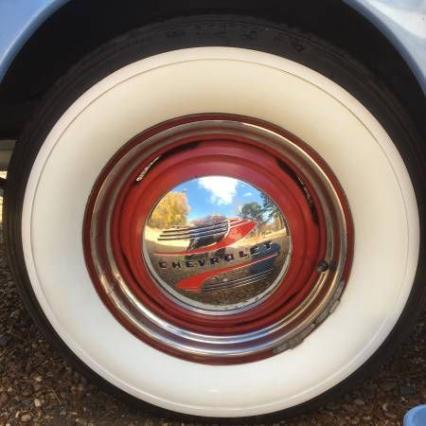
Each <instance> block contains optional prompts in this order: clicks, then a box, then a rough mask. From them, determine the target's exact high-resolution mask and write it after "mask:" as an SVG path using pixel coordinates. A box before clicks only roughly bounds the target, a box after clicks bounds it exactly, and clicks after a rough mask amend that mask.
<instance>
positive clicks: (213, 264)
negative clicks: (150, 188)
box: [143, 176, 291, 313]
mask: <svg viewBox="0 0 426 426" xmlns="http://www.w3.org/2000/svg"><path fill="white" fill-rule="evenodd" d="M143 249H144V255H145V259H147V260H148V267H149V270H150V272H151V274H152V276H153V278H154V279H155V281H156V282H157V283H158V284H159V285H160V286H161V288H163V289H164V290H165V291H166V292H167V293H168V294H169V295H170V296H171V297H173V298H176V299H178V300H179V301H180V302H182V303H185V304H186V305H188V306H189V307H192V308H197V309H203V310H206V311H211V310H215V311H220V312H228V313H233V312H234V311H235V310H240V309H244V308H247V307H249V306H251V305H252V304H254V303H257V302H260V301H262V300H263V299H264V298H265V297H268V295H269V294H270V293H271V292H272V291H273V290H274V289H275V288H276V287H277V285H279V283H280V282H281V280H282V279H283V277H284V274H285V271H286V269H287V266H288V263H289V260H290V254H291V238H290V235H289V231H288V226H287V223H286V220H285V218H284V215H283V214H282V212H281V210H280V209H279V208H278V207H277V205H276V204H275V203H274V202H273V201H272V200H271V197H270V196H268V195H267V194H266V193H264V192H262V191H259V190H258V189H257V188H255V187H254V186H252V185H250V184H249V183H247V182H244V181H241V180H238V179H234V178H229V177H223V176H204V177H201V178H196V179H192V180H190V181H187V182H183V183H181V184H179V185H178V186H176V187H175V188H173V189H172V190H171V191H169V192H168V193H167V194H165V195H164V196H163V197H162V198H161V200H160V201H159V202H158V203H157V205H156V206H155V208H154V209H153V210H152V213H151V214H150V216H149V219H148V221H147V223H146V225H145V229H144V238H143Z"/></svg>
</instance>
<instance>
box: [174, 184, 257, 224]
mask: <svg viewBox="0 0 426 426" xmlns="http://www.w3.org/2000/svg"><path fill="white" fill-rule="evenodd" d="M173 191H176V192H183V193H185V194H186V195H187V197H188V200H189V201H190V206H191V211H190V212H189V214H188V220H190V221H191V220H193V219H198V218H200V217H204V216H209V215H211V214H212V211H214V212H215V213H217V214H220V215H223V216H226V217H230V216H233V215H235V216H238V215H239V213H240V210H241V208H242V207H243V206H244V204H247V203H248V202H256V203H258V204H260V205H262V203H263V200H262V196H261V192H260V191H258V190H257V189H255V188H254V187H253V186H251V185H249V184H247V183H245V182H243V181H241V180H238V179H234V178H231V177H226V176H205V177H201V178H198V179H193V180H190V181H187V182H184V183H182V184H180V185H178V186H176V188H174V189H173Z"/></svg>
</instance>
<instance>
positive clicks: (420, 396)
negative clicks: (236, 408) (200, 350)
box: [0, 235, 426, 426]
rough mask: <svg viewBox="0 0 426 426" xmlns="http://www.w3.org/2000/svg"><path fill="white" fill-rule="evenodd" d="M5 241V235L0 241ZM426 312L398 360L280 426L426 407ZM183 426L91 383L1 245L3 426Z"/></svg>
mask: <svg viewBox="0 0 426 426" xmlns="http://www.w3.org/2000/svg"><path fill="white" fill-rule="evenodd" d="M0 238H1V235H0ZM425 323H426V310H425V312H424V313H423V315H422V316H421V318H420V319H419V321H418V323H417V326H416V329H415V330H414V332H413V333H412V335H411V336H410V338H409V339H407V341H406V343H405V344H404V345H403V347H402V348H401V349H400V351H399V352H398V353H397V354H396V355H395V356H394V358H393V360H392V361H391V362H390V363H388V364H387V365H385V366H383V369H382V370H381V371H379V372H378V373H377V374H376V375H375V376H374V377H372V378H371V379H370V380H368V381H366V382H365V383H363V384H362V386H360V387H358V388H357V389H354V390H353V391H352V393H349V394H347V395H342V396H341V397H340V398H339V399H337V400H335V401H334V402H332V403H329V404H328V405H327V406H326V407H323V408H322V409H319V410H317V411H314V412H311V413H309V414H306V415H302V416H299V417H294V418H292V419H290V420H287V421H284V420H283V421H282V422H280V423H279V424H282V425H358V424H360V425H398V424H401V421H402V417H403V415H404V413H405V412H406V411H407V410H408V409H409V408H411V407H413V406H415V405H417V404H420V403H424V402H425V401H426V326H425ZM15 424H38V425H75V424H76V425H127V426H130V425H134V426H136V425H166V424H168V425H173V424H176V425H184V424H185V423H170V421H166V420H164V419H161V418H158V417H157V418H156V417H152V415H151V416H150V415H149V414H148V413H146V412H144V411H141V410H140V409H136V408H134V407H129V406H128V405H126V404H125V403H124V402H122V401H119V400H117V399H115V398H113V397H112V396H110V395H107V394H105V393H104V392H103V391H101V390H99V389H98V388H97V387H96V386H95V385H93V384H90V383H88V382H87V381H86V380H85V378H84V377H82V376H81V375H80V374H79V373H77V372H76V371H75V370H74V369H73V368H72V367H71V366H70V365H69V364H68V363H67V362H66V361H64V360H63V358H62V357H61V355H60V354H58V353H57V351H56V350H55V349H54V348H52V347H51V346H50V345H49V344H48V343H47V342H46V341H45V340H44V338H43V337H42V336H41V334H40V333H39V332H38V330H37V328H36V327H35V325H34V324H33V322H32V320H31V319H30V318H29V316H28V314H27V313H26V311H25V310H24V308H23V307H22V306H21V303H20V300H19V297H18V295H17V294H16V291H15V287H14V283H13V280H12V277H11V275H10V272H9V269H8V266H7V262H6V259H5V250H4V247H3V243H2V241H1V243H0V426H2V425H15Z"/></svg>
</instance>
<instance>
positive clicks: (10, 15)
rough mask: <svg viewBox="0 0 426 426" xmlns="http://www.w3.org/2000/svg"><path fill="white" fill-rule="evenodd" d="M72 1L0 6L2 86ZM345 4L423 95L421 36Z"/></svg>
mask: <svg viewBox="0 0 426 426" xmlns="http://www.w3.org/2000/svg"><path fill="white" fill-rule="evenodd" d="M70 2H71V0H31V1H23V0H20V1H14V2H1V3H0V16H3V19H2V21H3V22H1V24H2V28H3V33H2V35H1V36H0V84H1V82H2V81H3V79H4V77H5V75H6V73H7V72H8V70H9V69H10V67H11V65H12V64H13V61H14V60H15V58H16V57H17V55H18V54H19V53H20V52H21V50H22V48H23V47H24V46H25V45H26V44H27V43H28V41H29V40H31V38H32V37H33V36H34V35H35V34H36V33H37V31H38V30H39V29H40V27H41V26H42V25H43V24H44V23H45V22H46V21H47V20H48V18H49V17H51V16H52V15H54V14H55V12H57V11H58V10H59V9H61V8H62V7H63V6H65V5H66V4H67V3H70ZM73 2H75V0H73ZM205 3H207V4H208V5H210V6H213V7H214V6H215V5H214V1H213V0H206V2H205ZM344 3H345V4H347V5H348V6H349V7H350V8H352V9H354V10H355V11H356V12H357V13H359V14H360V15H362V16H363V17H364V18H365V19H367V20H368V21H370V23H372V24H373V26H374V27H375V28H376V29H377V30H378V31H380V32H381V33H382V34H384V35H385V37H386V39H387V40H388V41H389V42H390V44H392V46H393V47H394V48H395V49H396V50H397V51H398V53H399V54H400V55H401V57H402V58H403V60H404V62H405V63H406V64H407V65H408V67H409V68H410V69H411V71H412V72H413V73H414V75H415V77H416V80H417V82H418V84H419V86H420V87H421V88H422V90H423V92H424V93H426V45H425V44H424V37H422V34H417V35H416V34H415V33H414V32H409V31H408V33H409V37H407V32H406V31H404V30H405V28H403V27H402V26H401V25H399V24H398V23H397V21H396V20H395V18H394V19H391V18H389V15H386V13H385V12H384V11H383V8H382V7H381V5H380V3H379V1H378V0H344ZM388 3H389V2H388ZM390 3H391V4H390V7H391V9H392V10H393V12H394V17H395V16H396V17H397V18H398V17H399V18H401V22H403V14H402V12H403V11H406V12H409V13H410V14H412V16H413V17H414V18H415V19H417V20H422V19H424V17H425V15H426V5H425V3H424V2H422V3H419V2H417V4H416V2H414V1H409V0H407V6H406V8H405V9H402V11H401V10H399V9H398V8H397V1H395V0H392V1H391V2H390ZM392 3H394V5H392ZM218 6H219V5H218ZM188 13H191V10H188ZM405 22H407V21H405Z"/></svg>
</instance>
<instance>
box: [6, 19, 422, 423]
mask: <svg viewBox="0 0 426 426" xmlns="http://www.w3.org/2000/svg"><path fill="white" fill-rule="evenodd" d="M196 46H234V47H243V48H248V49H254V50H260V51H264V52H268V53H272V54H275V55H279V56H282V57H285V58H288V59H291V60H293V61H296V62H298V63H301V64H303V65H306V66H308V67H310V68H312V69H314V70H316V71H318V72H320V73H322V74H323V75H325V76H326V77H328V78H330V79H332V80H334V81H335V82H336V83H337V84H339V85H340V86H342V87H344V88H345V89H346V90H347V91H349V92H350V93H351V94H352V95H353V96H355V97H356V98H357V99H358V100H359V101H361V103H363V105H364V106H366V107H367V108H368V110H369V111H370V112H371V113H372V114H373V115H374V116H375V117H376V118H377V119H378V120H379V121H380V123H381V124H382V126H383V127H384V128H385V130H386V131H387V132H388V134H389V135H390V136H391V138H392V140H393V141H394V143H395V144H396V145H397V148H398V150H399V152H400V154H401V156H402V158H403V160H404V162H405V164H406V166H407V169H408V170H409V173H410V176H411V179H412V182H413V185H414V188H415V190H416V195H417V202H418V206H419V212H420V220H421V230H422V231H421V232H422V235H421V251H420V259H424V258H425V242H426V233H425V229H426V217H425V212H426V211H425V193H426V191H425V189H426V185H425V182H426V167H425V166H424V165H425V164H426V148H425V147H426V145H425V143H424V141H422V140H421V138H420V137H419V135H418V132H417V131H416V129H415V127H414V125H413V123H412V121H411V120H410V117H409V116H408V115H407V113H406V111H405V110H404V108H403V107H402V106H401V105H400V104H399V103H398V101H397V99H396V97H395V96H394V95H393V94H392V93H390V92H389V90H388V89H387V88H386V87H384V85H383V84H382V82H381V81H379V80H378V79H377V78H376V77H375V76H374V75H373V74H372V73H371V72H369V71H368V70H367V69H365V68H364V67H363V66H362V65H360V64H359V63H357V62H356V61H354V60H353V59H352V58H351V57H349V56H348V55H347V54H346V53H345V52H342V51H341V50H339V49H337V48H335V47H333V46H330V45H329V44H327V43H325V42H323V41H321V40H319V39H317V38H315V37H312V36H310V35H307V34H304V33H303V32H301V31H298V30H295V29H289V28H287V27H285V26H280V25H277V24H271V23H268V22H264V21H261V20H258V19H255V18H249V17H247V18H243V17H238V16H213V15H211V16H196V17H182V18H177V19H172V20H168V21H164V22H160V23H156V24H153V25H149V26H146V27H143V28H140V29H138V30H135V31H132V32H129V33H127V34H126V35H124V36H122V37H120V38H117V39H115V40H113V41H111V42H109V43H108V44H106V45H104V46H102V47H100V48H99V49H97V50H96V51H95V52H93V53H92V54H91V55H90V56H88V57H87V58H85V59H84V60H83V61H81V62H80V63H78V64H77V65H76V66H75V67H74V68H72V69H71V70H70V71H69V72H68V73H67V74H66V75H65V76H63V78H61V79H60V80H59V81H58V82H57V83H56V84H55V86H54V87H52V88H51V89H50V90H49V92H48V93H47V94H46V95H45V97H44V100H43V102H42V103H41V105H40V106H39V108H38V111H37V113H36V115H35V116H34V117H33V118H32V120H31V122H30V123H28V124H27V126H26V129H25V131H24V133H23V135H22V137H21V138H20V140H19V143H18V144H17V147H16V149H15V151H14V153H13V158H12V161H11V163H10V167H9V174H8V179H7V185H6V190H5V204H4V220H5V226H4V232H5V241H6V244H7V250H8V255H9V261H10V265H11V267H12V270H13V274H14V277H15V281H16V284H17V287H18V289H19V292H20V294H21V296H22V299H23V301H24V303H25V305H26V307H27V309H28V311H29V312H30V313H31V315H32V317H33V318H34V320H35V322H36V323H37V324H38V326H39V327H40V329H41V330H42V331H43V332H44V334H45V335H46V337H47V338H48V340H49V341H50V342H51V343H52V344H53V345H54V346H55V347H57V348H58V349H59V350H60V351H62V352H63V353H64V354H65V355H66V356H67V357H68V359H69V360H70V361H71V362H72V364H73V365H74V366H76V367H77V368H78V369H79V370H80V371H82V372H83V373H84V374H86V375H88V376H90V377H91V379H92V380H93V381H95V382H97V383H99V384H101V385H102V386H103V387H106V388H107V389H108V390H110V391H112V392H114V393H116V394H118V395H120V396H121V397H123V396H124V397H126V398H128V399H129V400H130V401H133V402H137V403H138V404H144V403H143V402H141V401H139V400H136V399H135V398H133V397H130V396H129V395H127V394H125V393H124V392H123V391H121V390H119V389H117V388H115V387H113V386H112V385H111V384H110V383H108V382H106V381H105V380H104V379H103V378H102V377H100V376H98V375H97V374H96V373H94V372H93V371H92V370H90V369H89V368H88V367H87V366H86V365H85V364H83V362H82V361H81V360H80V359H78V358H77V357H76V356H75V355H74V354H73V353H72V352H71V351H70V350H69V349H68V348H67V346H66V345H65V344H64V342H63V341H62V340H61V338H60V337H59V336H58V335H57V334H56V332H55V331H54V330H53V328H52V327H51V325H50V324H49V322H48V320H47V319H46V317H45V316H44V314H43V312H42V310H41V308H40V306H39V305H38V303H37V300H36V298H35V295H34V293H33V290H32V286H31V283H30V281H29V278H28V275H27V272H26V267H25V262H24V255H23V248H22V242H21V213H22V206H23V199H24V194H25V187H26V183H27V180H28V177H29V174H30V171H31V168H32V166H33V163H34V161H35V158H36V156H37V153H38V151H39V149H40V147H41V145H42V144H43V141H44V140H45V138H46V136H47V135H48V133H49V131H50V130H51V128H52V127H53V126H54V124H55V123H56V122H57V121H58V119H59V118H60V117H61V115H62V114H63V113H64V111H65V110H66V109H67V108H68V106H69V105H71V104H72V103H73V102H74V101H75V100H76V99H77V98H78V97H79V96H80V95H81V94H82V93H83V92H84V91H85V90H87V89H88V88H90V87H91V86H93V85H94V84H95V83H96V82H98V81H99V80H101V79H102V78H104V77H106V76H107V75H109V74H110V73H112V72H113V71H115V70H117V69H119V68H121V67H123V66H125V65H127V64H129V63H132V62H134V61H136V60H139V59H142V58H144V57H148V56H151V55H154V54H158V53H162V52H167V51H170V50H176V49H180V48H188V47H196ZM425 296H426V287H425V262H424V261H422V262H420V263H419V266H418V270H417V276H416V281H415V283H414V285H413V288H412V291H411V294H410V297H409V299H408V301H407V304H406V306H405V309H404V311H403V313H402V315H401V317H400V318H399V321H398V323H397V324H396V326H395V327H394V329H393V330H392V332H391V334H390V335H389V336H388V338H387V339H386V341H385V342H384V343H383V345H382V346H381V347H380V348H379V350H377V351H376V353H375V354H374V355H373V356H372V357H371V358H370V359H369V360H368V361H367V362H366V363H365V364H364V365H363V366H362V367H361V368H360V369H358V370H357V371H356V372H355V373H354V374H352V375H351V376H350V377H348V378H347V379H345V380H344V381H343V382H341V383H340V384H338V385H337V386H335V387H334V388H333V389H330V390H329V391H327V392H325V393H324V394H322V395H320V396H318V397H317V398H315V399H313V400H311V401H308V402H306V403H304V404H301V405H299V406H297V407H293V408H291V409H288V410H285V411H282V412H278V413H274V414H272V415H271V414H269V415H265V416H259V417H250V418H249V419H233V420H232V421H233V422H239V423H241V422H247V421H250V422H260V421H262V422H271V421H274V420H275V421H276V420H279V419H282V418H283V417H284V416H287V415H293V414H295V413H299V412H301V411H306V410H307V409H309V408H312V407H314V406H317V405H319V404H323V403H325V401H326V400H328V399H330V398H333V397H334V396H335V395H339V394H341V393H342V392H344V391H345V390H347V389H348V388H349V387H351V386H353V385H354V383H356V382H357V381H359V380H361V379H362V378H363V377H365V376H367V375H369V374H371V373H372V372H374V370H375V369H376V368H377V367H378V366H379V365H380V363H383V361H384V359H385V358H387V357H388V356H389V355H390V354H391V353H392V352H394V350H395V348H396V346H397V345H398V344H399V343H400V341H401V339H402V338H403V337H405V336H406V335H407V334H408V333H409V332H410V329H411V328H412V326H413V325H414V322H415V319H416V318H417V316H418V314H419V313H420V311H421V309H422V308H423V306H424V305H423V301H424V299H425ZM144 407H145V409H149V411H152V410H154V411H155V413H156V414H157V415H161V416H163V417H164V416H167V417H170V416H171V417H174V418H178V419H179V420H183V419H185V420H187V421H197V419H196V418H195V417H192V416H185V415H181V414H176V413H171V412H167V411H166V410H163V409H159V408H156V407H155V408H154V407H150V408H148V404H144ZM204 421H205V419H204ZM220 422H222V423H223V419H220Z"/></svg>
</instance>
